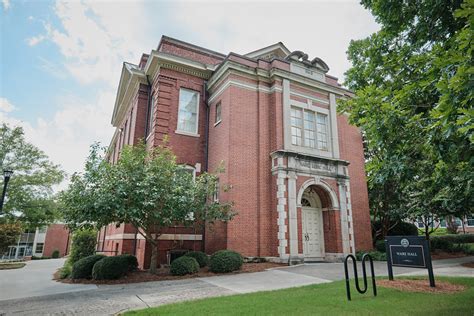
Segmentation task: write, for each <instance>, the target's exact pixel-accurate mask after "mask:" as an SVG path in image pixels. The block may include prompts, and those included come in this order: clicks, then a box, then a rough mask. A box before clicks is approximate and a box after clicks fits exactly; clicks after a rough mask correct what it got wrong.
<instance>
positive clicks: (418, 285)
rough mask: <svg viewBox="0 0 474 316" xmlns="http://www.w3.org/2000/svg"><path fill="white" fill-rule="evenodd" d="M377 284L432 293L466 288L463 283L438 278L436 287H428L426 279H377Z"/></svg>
mask: <svg viewBox="0 0 474 316" xmlns="http://www.w3.org/2000/svg"><path fill="white" fill-rule="evenodd" d="M377 285H380V286H382V287H388V288H392V289H397V290H400V291H404V292H424V293H434V294H438V293H439V294H443V293H444V294H446V293H455V292H461V291H464V290H465V289H466V287H465V286H464V285H460V284H452V283H449V282H446V281H438V280H436V287H430V282H429V281H428V280H393V281H389V280H380V281H377Z"/></svg>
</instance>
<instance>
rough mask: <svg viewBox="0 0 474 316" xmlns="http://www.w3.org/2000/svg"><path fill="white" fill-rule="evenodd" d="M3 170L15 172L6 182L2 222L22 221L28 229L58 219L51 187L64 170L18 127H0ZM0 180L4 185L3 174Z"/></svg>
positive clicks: (59, 179) (0, 184)
mask: <svg viewBox="0 0 474 316" xmlns="http://www.w3.org/2000/svg"><path fill="white" fill-rule="evenodd" d="M4 169H9V170H12V171H13V172H14V173H13V175H12V177H11V178H10V181H9V183H8V188H7V195H6V201H5V204H4V207H3V212H4V213H5V215H4V216H3V218H2V220H3V221H5V220H7V221H21V222H22V223H24V224H25V226H27V228H36V227H38V226H42V225H44V224H48V223H51V222H52V221H54V220H55V219H57V218H58V216H59V214H58V210H57V206H56V203H55V200H54V196H53V186H54V185H56V184H59V183H61V181H62V180H63V178H64V173H63V171H62V170H61V169H60V167H59V166H58V165H55V164H53V163H52V162H51V161H49V158H48V156H46V154H45V153H44V152H43V151H41V150H40V149H38V148H36V147H35V146H34V145H32V144H30V143H28V142H27V141H26V140H25V138H24V133H23V129H22V128H21V127H14V128H11V127H9V126H8V125H6V124H2V125H1V126H0V170H4ZM0 181H1V182H0V187H1V188H3V181H4V177H3V176H2V177H0Z"/></svg>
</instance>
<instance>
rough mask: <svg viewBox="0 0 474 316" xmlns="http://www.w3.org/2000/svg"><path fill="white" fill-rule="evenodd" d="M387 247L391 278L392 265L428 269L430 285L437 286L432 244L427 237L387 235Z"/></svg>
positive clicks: (389, 275) (390, 277)
mask: <svg viewBox="0 0 474 316" xmlns="http://www.w3.org/2000/svg"><path fill="white" fill-rule="evenodd" d="M385 249H386V251H387V268H388V278H389V280H393V269H392V267H408V268H419V269H428V277H429V279H430V286H431V287H435V279H434V274H433V265H432V263H431V252H430V245H429V242H428V240H426V239H425V237H421V236H387V237H386V238H385Z"/></svg>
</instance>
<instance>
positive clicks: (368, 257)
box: [344, 253, 377, 301]
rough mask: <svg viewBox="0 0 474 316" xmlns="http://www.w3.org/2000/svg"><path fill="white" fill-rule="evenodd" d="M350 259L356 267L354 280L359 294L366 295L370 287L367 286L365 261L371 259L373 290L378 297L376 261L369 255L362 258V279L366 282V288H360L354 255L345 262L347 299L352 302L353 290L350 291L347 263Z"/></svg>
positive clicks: (355, 267) (347, 257)
mask: <svg viewBox="0 0 474 316" xmlns="http://www.w3.org/2000/svg"><path fill="white" fill-rule="evenodd" d="M349 259H352V263H353V265H354V279H355V286H356V289H357V292H359V293H360V294H364V293H366V292H367V289H368V286H367V269H366V266H365V261H366V260H367V259H369V263H370V272H371V275H372V288H373V292H374V296H377V287H376V284H375V272H374V261H373V260H372V257H371V256H370V255H369V254H367V253H366V254H364V255H363V256H362V277H363V282H364V288H363V289H361V288H360V284H359V276H358V274H357V261H356V258H355V257H354V255H347V256H346V259H345V260H344V274H345V277H346V292H347V299H348V300H349V301H350V300H351V289H350V283H349V269H348V267H347V262H348V261H349Z"/></svg>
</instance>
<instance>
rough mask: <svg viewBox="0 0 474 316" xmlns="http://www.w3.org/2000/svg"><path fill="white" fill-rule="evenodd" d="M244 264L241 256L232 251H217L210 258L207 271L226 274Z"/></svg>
mask: <svg viewBox="0 0 474 316" xmlns="http://www.w3.org/2000/svg"><path fill="white" fill-rule="evenodd" d="M243 263H244V258H243V257H242V255H241V254H240V253H238V252H236V251H233V250H219V251H217V252H215V253H214V254H213V255H212V256H211V260H210V261H209V270H211V271H212V272H215V273H226V272H232V271H236V270H239V269H240V268H241V267H242V264H243Z"/></svg>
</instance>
